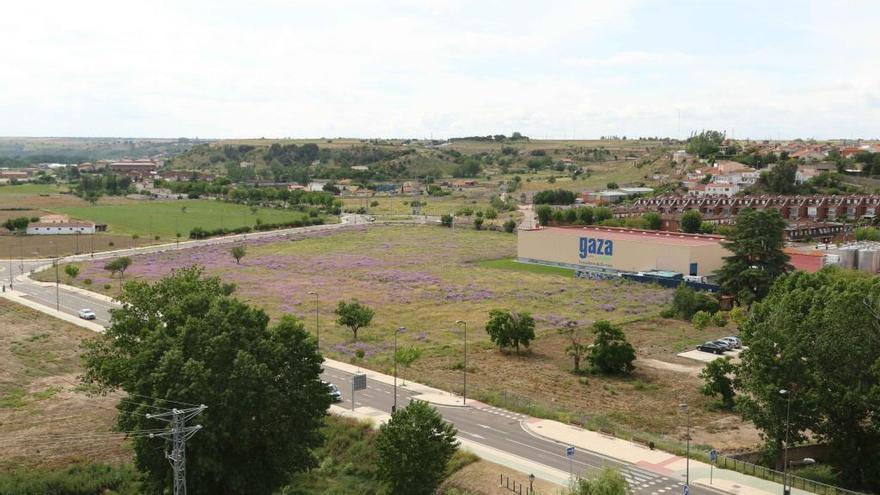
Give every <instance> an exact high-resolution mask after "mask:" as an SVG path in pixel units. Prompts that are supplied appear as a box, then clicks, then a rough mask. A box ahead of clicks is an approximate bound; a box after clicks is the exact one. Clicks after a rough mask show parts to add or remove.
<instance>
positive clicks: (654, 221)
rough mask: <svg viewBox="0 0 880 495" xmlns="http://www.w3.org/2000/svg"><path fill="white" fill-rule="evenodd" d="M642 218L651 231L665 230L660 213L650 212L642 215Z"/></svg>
mask: <svg viewBox="0 0 880 495" xmlns="http://www.w3.org/2000/svg"><path fill="white" fill-rule="evenodd" d="M642 218H643V219H644V220H645V224H646V225H647V227H648V228H649V229H650V230H660V229H662V228H663V219H662V218H661V217H660V214H659V213H656V212H653V211H650V212H648V213H645V214H644V215H642Z"/></svg>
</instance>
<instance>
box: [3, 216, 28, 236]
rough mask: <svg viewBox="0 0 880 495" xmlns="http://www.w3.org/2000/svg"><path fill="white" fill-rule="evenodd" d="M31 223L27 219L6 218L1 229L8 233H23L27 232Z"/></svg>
mask: <svg viewBox="0 0 880 495" xmlns="http://www.w3.org/2000/svg"><path fill="white" fill-rule="evenodd" d="M30 222H31V220H30V218H28V217H18V218H8V219H6V221H5V222H3V227H5V228H6V230H8V231H10V232H18V233H21V232H24V231H26V230H27V226H28V224H29V223H30Z"/></svg>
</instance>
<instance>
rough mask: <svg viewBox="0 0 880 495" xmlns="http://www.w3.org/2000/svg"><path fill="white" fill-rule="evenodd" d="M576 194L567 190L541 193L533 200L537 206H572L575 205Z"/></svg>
mask: <svg viewBox="0 0 880 495" xmlns="http://www.w3.org/2000/svg"><path fill="white" fill-rule="evenodd" d="M574 198H575V194H574V193H573V192H572V191H566V190H565V189H554V190H547V191H539V192H538V193H536V194H535V196H534V197H533V198H532V203H534V204H536V205H570V204H573V203H574Z"/></svg>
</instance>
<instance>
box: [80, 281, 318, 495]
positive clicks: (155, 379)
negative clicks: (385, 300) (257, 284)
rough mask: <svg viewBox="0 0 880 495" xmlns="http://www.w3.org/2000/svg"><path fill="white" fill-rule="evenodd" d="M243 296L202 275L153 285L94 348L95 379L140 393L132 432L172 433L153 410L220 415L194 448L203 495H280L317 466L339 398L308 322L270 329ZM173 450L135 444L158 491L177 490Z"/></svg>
mask: <svg viewBox="0 0 880 495" xmlns="http://www.w3.org/2000/svg"><path fill="white" fill-rule="evenodd" d="M233 291H234V287H233V286H232V285H229V284H223V283H222V282H221V281H220V279H219V278H216V277H203V273H202V269H200V268H197V267H191V268H185V269H181V270H176V271H174V272H172V274H171V275H169V276H168V277H165V278H163V279H161V280H159V281H158V282H155V283H153V284H150V283H148V282H145V281H143V280H134V281H131V282H129V283H128V284H127V285H126V287H125V288H124V289H123V290H122V294H121V295H120V296H119V297H118V299H119V301H120V302H121V303H122V306H121V307H120V308H118V309H112V310H111V311H110V313H111V325H110V327H109V328H108V329H107V331H106V332H105V333H103V334H100V335H98V336H96V337H95V338H94V339H87V340H86V341H85V342H84V344H83V347H84V354H83V362H84V365H85V375H84V381H85V382H86V383H89V384H92V385H93V386H95V387H97V388H98V390H100V391H111V390H122V391H124V392H126V393H127V394H128V395H127V396H125V397H124V398H123V399H121V400H120V402H119V404H118V405H117V409H118V410H119V414H118V416H117V421H116V422H117V427H118V428H119V430H120V431H143V430H152V429H156V428H164V427H165V424H164V423H161V422H159V421H157V420H155V419H150V418H147V416H146V414H147V413H157V412H161V411H163V410H167V409H169V408H173V407H181V404H187V403H189V404H205V405H207V406H208V408H207V409H206V410H205V411H204V412H203V413H201V414H200V415H199V416H198V418H197V422H198V423H199V424H201V425H202V426H203V428H202V429H201V430H200V431H199V432H198V434H197V436H196V437H195V438H194V440H193V441H191V442H189V443H187V452H186V457H187V481H188V482H189V493H190V494H193V495H199V494H217V493H223V494H235V495H237V494H242V495H243V494H258V495H261V494H266V495H268V494H270V493H275V492H276V490H277V489H278V488H280V487H281V486H283V484H284V483H285V482H286V481H287V480H288V479H289V476H290V475H291V474H292V473H295V472H298V471H303V470H305V469H309V468H311V467H315V465H316V462H315V459H314V457H313V454H312V452H313V449H315V448H317V447H318V446H319V445H320V444H321V441H322V438H321V434H320V431H319V429H320V428H321V426H322V425H323V418H324V416H325V414H326V413H327V409H328V407H329V406H330V401H331V399H330V396H329V394H328V393H327V389H326V386H325V385H324V384H323V383H322V382H321V379H320V373H321V363H322V358H321V356H320V354H319V353H318V350H317V348H316V346H315V343H314V340H313V339H312V338H311V337H310V335H309V334H308V332H306V331H305V329H304V328H303V326H302V324H301V323H300V322H299V321H297V320H296V319H294V318H292V317H290V316H285V317H282V318H281V320H280V321H279V322H278V323H277V324H275V325H274V326H271V327H270V326H269V316H268V315H267V314H266V313H265V312H264V311H263V310H262V309H259V308H256V307H253V306H250V305H248V304H245V303H244V302H242V301H240V300H238V299H236V298H235V297H233V296H232V293H233ZM163 443H164V442H163V441H161V440H158V439H155V438H149V437H148V436H145V435H140V436H135V437H134V438H133V439H132V445H133V448H134V452H135V455H136V465H137V467H138V469H139V470H140V471H141V472H142V473H144V476H145V483H146V486H145V488H147V490H145V491H147V492H150V493H162V492H164V491H165V490H167V487H168V486H169V485H170V480H171V476H172V473H171V468H170V465H169V463H168V460H167V459H166V457H165V454H166V451H165V449H163ZM256 452H263V453H267V454H265V455H255V453H256ZM268 453H271V454H268Z"/></svg>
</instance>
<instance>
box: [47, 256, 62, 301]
mask: <svg viewBox="0 0 880 495" xmlns="http://www.w3.org/2000/svg"><path fill="white" fill-rule="evenodd" d="M49 242H51V243H52V244H53V245H54V246H55V311H61V278H60V277H59V276H58V243H56V242H54V241H49Z"/></svg>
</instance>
